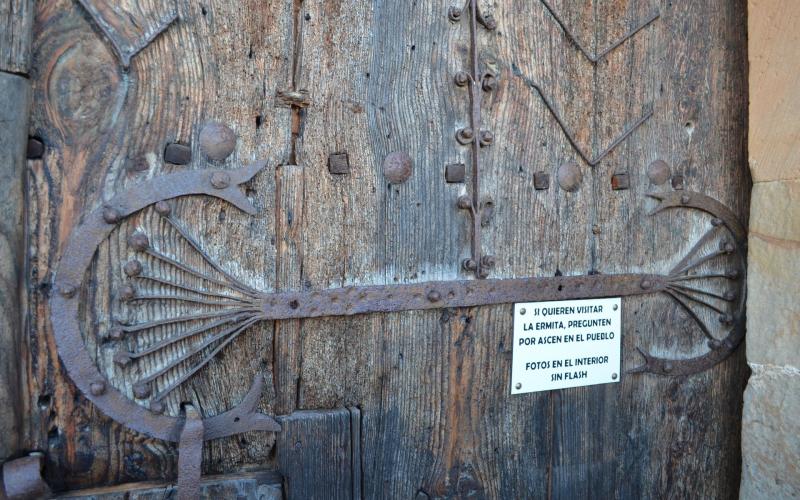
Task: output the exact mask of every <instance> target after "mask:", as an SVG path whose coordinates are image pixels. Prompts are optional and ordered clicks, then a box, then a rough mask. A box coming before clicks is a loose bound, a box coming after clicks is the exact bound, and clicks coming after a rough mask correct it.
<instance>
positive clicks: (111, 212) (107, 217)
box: [103, 207, 121, 224]
mask: <svg viewBox="0 0 800 500" xmlns="http://www.w3.org/2000/svg"><path fill="white" fill-rule="evenodd" d="M120 217H121V215H120V213H119V211H118V210H117V209H115V208H111V207H106V208H104V209H103V220H104V221H105V222H106V224H116V223H117V222H119V219H120Z"/></svg>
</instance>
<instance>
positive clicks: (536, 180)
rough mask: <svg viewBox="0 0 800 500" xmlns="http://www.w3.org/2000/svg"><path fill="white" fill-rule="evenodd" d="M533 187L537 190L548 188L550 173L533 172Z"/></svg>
mask: <svg viewBox="0 0 800 500" xmlns="http://www.w3.org/2000/svg"><path fill="white" fill-rule="evenodd" d="M533 189H536V190H537V191H544V190H545V189H550V174H548V173H547V172H535V173H534V174H533Z"/></svg>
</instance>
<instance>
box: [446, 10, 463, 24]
mask: <svg viewBox="0 0 800 500" xmlns="http://www.w3.org/2000/svg"><path fill="white" fill-rule="evenodd" d="M447 17H449V18H450V20H451V21H453V22H454V23H457V22H459V21H461V9H460V8H458V7H450V9H449V10H448V11H447Z"/></svg>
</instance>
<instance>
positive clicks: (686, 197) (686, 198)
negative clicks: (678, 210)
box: [681, 194, 692, 205]
mask: <svg viewBox="0 0 800 500" xmlns="http://www.w3.org/2000/svg"><path fill="white" fill-rule="evenodd" d="M690 201H692V198H691V197H690V196H689V195H688V194H684V195H681V203H683V204H684V205H688V204H689V202H690Z"/></svg>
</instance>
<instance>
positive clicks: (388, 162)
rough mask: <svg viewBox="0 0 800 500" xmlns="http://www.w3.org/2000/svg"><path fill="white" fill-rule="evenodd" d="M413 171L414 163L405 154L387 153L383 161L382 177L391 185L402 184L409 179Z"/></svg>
mask: <svg viewBox="0 0 800 500" xmlns="http://www.w3.org/2000/svg"><path fill="white" fill-rule="evenodd" d="M413 171H414V162H413V161H412V160H411V157H410V156H408V154H407V153H404V152H394V153H389V154H388V155H386V158H385V159H384V160H383V175H384V177H386V179H387V180H388V181H389V182H390V183H391V184H402V183H403V182H405V181H407V180H408V179H409V178H411V174H412V173H413Z"/></svg>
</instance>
